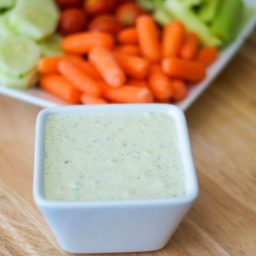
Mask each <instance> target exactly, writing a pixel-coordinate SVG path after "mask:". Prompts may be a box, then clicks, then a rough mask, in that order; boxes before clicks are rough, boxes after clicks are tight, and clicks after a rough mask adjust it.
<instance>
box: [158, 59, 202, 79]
mask: <svg viewBox="0 0 256 256" xmlns="http://www.w3.org/2000/svg"><path fill="white" fill-rule="evenodd" d="M162 67H163V70H164V72H165V73H166V74H168V75H169V76H170V77H173V78H178V79H182V80H185V81H189V82H192V83H197V82H200V81H202V80H203V79H204V78H205V76H206V72H205V68H204V66H203V65H202V64H201V63H200V62H196V61H188V60H182V59H178V58H166V59H164V60H163V62H162Z"/></svg>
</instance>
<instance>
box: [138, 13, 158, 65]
mask: <svg viewBox="0 0 256 256" xmlns="http://www.w3.org/2000/svg"><path fill="white" fill-rule="evenodd" d="M136 29H137V34H138V39H139V46H140V50H141V52H142V54H143V55H144V56H145V57H146V58H147V59H149V60H150V61H153V62H157V61H159V60H160V45H159V42H158V29H157V26H156V23H155V22H154V20H153V18H152V17H150V16H148V15H142V16H139V17H138V18H137V21H136Z"/></svg>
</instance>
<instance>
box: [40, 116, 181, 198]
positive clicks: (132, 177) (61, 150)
mask: <svg viewBox="0 0 256 256" xmlns="http://www.w3.org/2000/svg"><path fill="white" fill-rule="evenodd" d="M176 129H177V128H176V124H175V120H173V119H172V118H171V117H170V116H168V115H167V114H162V113H153V112H150V113H149V112H145V113H123V114H108V115H104V114H97V115H95V114H94V115H66V114H55V115H49V116H48V118H47V121H46V131H45V159H44V194H45V197H46V198H47V199H51V200H86V201H92V200H94V201H95V200H126V199H155V198H167V197H176V196H182V195H184V194H185V193H186V191H185V179H184V171H183V163H182V160H181V155H180V149H179V138H178V137H177V130H176Z"/></svg>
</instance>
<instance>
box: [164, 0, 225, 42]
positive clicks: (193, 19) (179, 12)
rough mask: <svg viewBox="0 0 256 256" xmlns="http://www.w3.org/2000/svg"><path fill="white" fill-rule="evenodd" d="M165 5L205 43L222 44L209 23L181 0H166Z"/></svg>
mask: <svg viewBox="0 0 256 256" xmlns="http://www.w3.org/2000/svg"><path fill="white" fill-rule="evenodd" d="M165 7H166V9H167V10H168V11H169V12H170V13H171V14H172V16H173V17H174V18H176V19H178V20H180V21H182V22H183V23H184V25H185V26H186V27H187V29H188V30H191V31H194V32H195V33H197V34H198V36H199V37H200V38H201V40H202V42H203V43H204V44H205V45H209V46H220V45H221V41H220V40H219V39H218V38H217V37H216V36H214V35H213V34H212V33H211V31H210V29H209V28H208V27H207V25H206V24H204V23H203V22H201V21H200V20H199V19H198V17H197V16H196V14H194V13H193V12H192V11H191V10H190V9H189V8H187V7H185V6H184V5H183V4H182V3H181V2H180V1H179V0H167V1H165Z"/></svg>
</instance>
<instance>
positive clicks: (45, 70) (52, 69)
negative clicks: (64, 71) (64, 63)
mask: <svg viewBox="0 0 256 256" xmlns="http://www.w3.org/2000/svg"><path fill="white" fill-rule="evenodd" d="M63 59H68V60H72V61H77V60H82V57H80V56H77V55H62V56H47V57H43V58H42V59H40V60H39V62H38V64H37V69H38V72H39V73H41V74H53V73H58V65H59V63H60V61H61V60H63Z"/></svg>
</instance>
